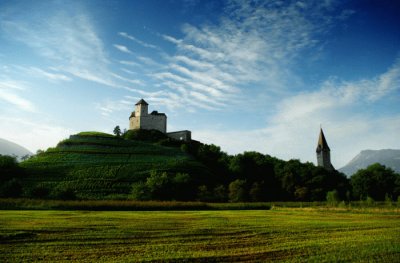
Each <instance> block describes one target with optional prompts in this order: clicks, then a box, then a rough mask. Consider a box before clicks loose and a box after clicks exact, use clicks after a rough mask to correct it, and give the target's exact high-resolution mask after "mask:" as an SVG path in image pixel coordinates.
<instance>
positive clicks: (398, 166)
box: [339, 149, 400, 176]
mask: <svg viewBox="0 0 400 263" xmlns="http://www.w3.org/2000/svg"><path fill="white" fill-rule="evenodd" d="M374 163H380V164H383V165H385V166H387V167H390V168H392V169H393V170H394V171H395V172H397V173H400V150H393V149H385V150H364V151H361V152H360V153H359V154H358V155H357V156H356V157H354V158H353V159H352V160H351V161H350V162H349V163H348V164H346V165H345V166H344V167H342V168H340V169H339V171H340V172H342V173H344V174H346V175H348V176H350V175H352V174H354V173H355V172H357V171H358V170H359V169H364V168H367V167H368V166H369V165H371V164H374Z"/></svg>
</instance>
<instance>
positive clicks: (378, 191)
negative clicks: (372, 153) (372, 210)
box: [350, 163, 400, 201]
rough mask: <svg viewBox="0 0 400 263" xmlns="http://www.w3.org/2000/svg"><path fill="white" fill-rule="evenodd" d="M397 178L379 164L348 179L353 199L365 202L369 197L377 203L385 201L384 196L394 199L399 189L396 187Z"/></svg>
mask: <svg viewBox="0 0 400 263" xmlns="http://www.w3.org/2000/svg"><path fill="white" fill-rule="evenodd" d="M399 176H400V175H399V174H396V173H395V172H394V171H393V170H392V169H390V168H386V167H385V166H384V165H381V164H379V163H375V164H372V165H370V166H368V167H367V168H366V169H361V170H359V171H358V172H356V173H355V174H354V175H353V176H352V177H351V179H350V180H351V185H352V186H353V194H354V197H355V198H356V199H364V200H365V199H366V198H367V196H369V197H371V198H373V199H374V200H377V201H383V200H385V195H386V194H388V195H390V196H393V197H394V196H395V195H396V194H397V193H396V191H397V190H396V189H397V188H398V187H399V186H398V185H396V184H397V182H398V181H399V179H398V177H399Z"/></svg>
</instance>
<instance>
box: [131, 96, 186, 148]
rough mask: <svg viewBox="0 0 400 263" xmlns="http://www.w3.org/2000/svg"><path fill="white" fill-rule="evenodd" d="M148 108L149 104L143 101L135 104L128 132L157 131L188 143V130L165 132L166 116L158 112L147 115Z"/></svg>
mask: <svg viewBox="0 0 400 263" xmlns="http://www.w3.org/2000/svg"><path fill="white" fill-rule="evenodd" d="M148 106H149V104H148V103H147V102H146V101H145V100H144V99H141V100H139V101H138V102H137V103H136V104H135V111H133V112H132V114H131V116H130V117H129V130H157V131H160V132H162V133H164V134H166V135H167V136H168V137H170V138H172V139H175V140H181V141H190V140H191V139H192V134H191V132H190V131H188V130H184V131H176V132H167V115H165V113H159V112H158V111H152V112H151V113H150V114H149V113H148Z"/></svg>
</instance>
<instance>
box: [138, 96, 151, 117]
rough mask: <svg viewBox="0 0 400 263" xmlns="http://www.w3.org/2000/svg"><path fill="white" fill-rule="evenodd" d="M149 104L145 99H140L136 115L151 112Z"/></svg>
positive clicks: (144, 114)
mask: <svg viewBox="0 0 400 263" xmlns="http://www.w3.org/2000/svg"><path fill="white" fill-rule="evenodd" d="M148 106H149V104H148V103H147V102H146V101H145V100H144V99H141V100H139V101H138V102H137V103H136V104H135V115H136V116H146V115H147V114H149V110H148Z"/></svg>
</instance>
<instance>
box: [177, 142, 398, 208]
mask: <svg viewBox="0 0 400 263" xmlns="http://www.w3.org/2000/svg"><path fill="white" fill-rule="evenodd" d="M181 149H182V150H183V151H186V152H188V153H190V154H192V155H193V156H195V158H196V159H198V160H199V161H201V162H202V163H204V164H205V165H206V166H207V167H208V168H209V169H210V170H211V171H212V174H214V175H216V176H215V177H214V178H213V180H210V181H209V182H208V183H207V184H204V185H200V186H199V187H198V188H197V198H198V199H199V200H201V201H216V202H224V201H231V202H248V201H251V202H268V201H325V200H329V199H330V200H332V199H334V200H335V201H351V200H366V199H369V200H375V201H383V200H386V201H387V200H394V201H395V200H397V199H398V198H400V175H399V174H397V173H395V172H394V171H393V170H392V169H390V168H387V167H385V166H383V165H381V164H373V165H371V166H369V167H368V168H366V169H361V170H359V171H358V172H357V173H355V174H354V175H353V176H351V177H350V178H347V177H346V175H344V174H342V173H340V172H338V171H328V170H326V169H324V168H322V167H317V166H315V165H314V164H312V163H309V162H307V163H301V162H300V161H299V160H290V161H283V160H280V159H277V158H275V157H271V156H269V155H264V154H261V153H258V152H244V153H242V154H238V155H234V156H231V155H228V154H226V153H224V152H222V151H221V149H220V148H219V147H218V146H215V145H205V144H201V143H196V142H194V143H191V144H183V145H181Z"/></svg>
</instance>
